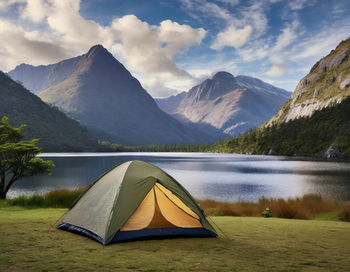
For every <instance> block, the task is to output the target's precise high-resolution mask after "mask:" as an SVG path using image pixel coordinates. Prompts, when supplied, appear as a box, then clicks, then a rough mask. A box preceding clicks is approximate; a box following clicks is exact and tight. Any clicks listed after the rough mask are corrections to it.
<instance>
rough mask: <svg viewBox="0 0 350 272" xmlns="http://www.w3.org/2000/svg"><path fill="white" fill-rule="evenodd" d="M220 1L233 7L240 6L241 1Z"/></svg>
mask: <svg viewBox="0 0 350 272" xmlns="http://www.w3.org/2000/svg"><path fill="white" fill-rule="evenodd" d="M218 1H219V2H221V3H224V4H228V5H231V6H237V5H238V4H239V0H218Z"/></svg>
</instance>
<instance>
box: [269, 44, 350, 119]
mask: <svg viewBox="0 0 350 272" xmlns="http://www.w3.org/2000/svg"><path fill="white" fill-rule="evenodd" d="M349 55H350V38H349V39H347V40H345V41H342V42H341V43H340V44H339V45H338V46H337V47H336V49H334V50H332V51H331V52H330V53H329V54H328V55H327V56H326V57H324V58H322V59H321V60H319V61H318V62H317V63H316V64H315V65H314V66H313V67H312V68H311V70H310V72H309V73H308V74H307V75H306V76H305V77H304V78H303V79H302V80H300V82H299V83H298V85H297V86H296V88H295V90H294V92H293V94H292V96H291V98H290V99H289V101H288V102H287V103H285V104H284V105H283V106H282V108H281V109H280V110H279V111H278V113H277V114H276V115H275V116H274V117H272V118H271V120H269V122H268V123H267V125H271V124H274V123H280V122H287V121H289V120H293V119H296V118H300V117H303V116H311V115H312V113H313V112H314V111H316V110H318V109H322V108H326V107H329V106H331V105H334V104H336V103H339V102H341V101H342V100H343V99H344V98H346V97H347V96H348V95H350V57H349Z"/></svg>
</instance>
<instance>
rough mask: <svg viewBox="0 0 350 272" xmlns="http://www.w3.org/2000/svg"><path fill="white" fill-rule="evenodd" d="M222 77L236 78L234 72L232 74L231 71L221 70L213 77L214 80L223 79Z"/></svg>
mask: <svg viewBox="0 0 350 272" xmlns="http://www.w3.org/2000/svg"><path fill="white" fill-rule="evenodd" d="M221 78H230V79H232V78H234V76H233V75H232V74H230V73H229V72H225V71H219V72H217V73H216V74H215V75H214V76H213V77H212V79H213V80H215V79H221Z"/></svg>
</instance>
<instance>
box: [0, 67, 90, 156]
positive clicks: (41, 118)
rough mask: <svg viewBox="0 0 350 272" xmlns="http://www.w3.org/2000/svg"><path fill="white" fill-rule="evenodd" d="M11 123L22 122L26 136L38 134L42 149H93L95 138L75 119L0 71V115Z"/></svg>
mask: <svg viewBox="0 0 350 272" xmlns="http://www.w3.org/2000/svg"><path fill="white" fill-rule="evenodd" d="M3 116H7V117H9V121H10V123H11V125H15V126H19V125H21V124H26V125H27V127H26V128H25V129H24V132H25V133H26V138H28V139H33V138H35V139H36V138H40V141H39V146H40V147H42V148H43V150H44V151H47V152H48V151H88V150H96V149H97V140H96V139H95V138H94V137H93V136H91V135H90V134H89V133H88V131H87V129H86V128H84V127H82V126H81V125H80V124H79V123H78V122H77V121H75V120H73V119H72V118H70V117H68V116H67V115H65V114H64V113H63V112H61V111H59V110H58V109H57V108H54V107H51V106H49V105H47V104H46V103H44V102H43V101H41V99H40V98H39V97H37V96H36V95H34V94H32V93H31V92H30V91H28V90H27V89H25V88H24V87H23V86H22V85H21V84H19V83H17V82H15V81H13V80H12V79H11V78H10V77H9V76H7V75H6V74H4V73H2V72H0V118H2V117H3Z"/></svg>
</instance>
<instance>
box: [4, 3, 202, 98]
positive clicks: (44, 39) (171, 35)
mask: <svg viewBox="0 0 350 272" xmlns="http://www.w3.org/2000/svg"><path fill="white" fill-rule="evenodd" d="M0 2H1V1H0ZM1 3H2V6H1V5H0V7H3V8H9V7H10V6H11V5H13V4H14V3H17V4H18V3H19V5H16V6H14V7H17V8H18V11H19V13H20V17H19V18H17V22H18V24H17V25H14V24H12V23H10V22H9V21H7V20H5V19H0V40H1V41H2V42H1V43H0V54H1V55H3V56H5V57H2V62H1V63H0V69H2V70H10V69H13V68H14V66H15V65H18V64H20V63H23V62H25V63H29V64H33V65H37V64H48V63H52V62H56V61H59V60H62V59H64V58H68V57H73V56H76V55H78V54H82V53H84V52H86V51H87V50H88V49H89V48H90V47H91V46H93V45H95V44H102V45H104V46H105V47H106V48H107V49H108V50H110V51H111V52H112V53H113V54H114V55H115V56H116V57H118V58H121V60H122V61H123V62H124V64H125V65H126V66H127V68H128V69H131V70H132V71H133V72H134V73H135V74H137V75H138V77H139V79H140V81H141V82H142V83H146V85H147V86H151V87H152V86H155V89H157V91H156V92H157V95H161V91H160V90H161V88H162V86H163V87H164V90H165V92H167V90H169V89H172V88H173V86H174V85H176V82H179V81H180V80H184V81H187V82H191V81H193V78H192V76H191V75H190V74H189V73H187V72H186V71H184V70H182V69H180V68H179V67H178V66H177V65H176V63H175V62H174V60H173V59H174V57H175V56H176V55H177V54H181V53H183V52H185V51H186V50H187V49H188V48H190V47H191V46H194V45H197V44H200V43H201V41H202V40H203V38H204V37H205V35H206V31H205V30H204V29H203V28H192V27H191V26H189V25H185V24H183V25H182V24H178V23H177V22H173V21H171V20H165V21H162V22H161V23H160V24H159V25H149V24H148V23H147V22H144V21H141V20H140V19H138V18H137V17H136V16H134V15H126V16H123V17H120V18H116V19H114V20H113V21H112V22H111V24H110V25H107V26H102V25H100V24H99V23H97V22H96V21H93V20H87V19H85V18H83V17H82V16H81V15H80V12H79V10H80V1H79V0H26V1H25V0H9V1H7V2H6V5H5V4H3V3H4V2H1ZM26 22H31V23H34V24H35V25H38V26H39V27H38V28H37V29H41V31H30V30H28V27H29V26H26ZM21 25H23V27H22V26H21ZM29 25H30V24H29ZM24 26H25V27H24ZM3 41H6V42H3ZM146 78H152V80H153V82H151V83H150V82H149V81H148V82H147V79H146ZM165 82H166V83H165ZM167 84H172V86H170V87H169V86H167ZM149 91H150V93H152V89H149Z"/></svg>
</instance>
